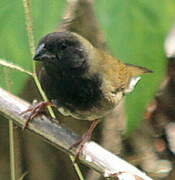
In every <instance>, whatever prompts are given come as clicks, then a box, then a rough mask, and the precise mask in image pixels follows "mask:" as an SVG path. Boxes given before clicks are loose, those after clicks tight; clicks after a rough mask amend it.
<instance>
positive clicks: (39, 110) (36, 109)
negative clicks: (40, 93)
mask: <svg viewBox="0 0 175 180" xmlns="http://www.w3.org/2000/svg"><path fill="white" fill-rule="evenodd" d="M47 106H53V104H52V103H51V102H49V101H47V102H40V103H38V104H36V105H34V106H33V107H31V108H28V109H27V110H25V111H23V112H21V113H20V115H23V114H26V113H28V112H30V114H29V116H28V117H27V120H26V122H25V124H24V126H23V130H25V129H26V128H27V127H28V124H29V121H30V120H32V119H33V118H35V117H36V116H38V115H41V114H43V113H44V110H45V108H46V107H47Z"/></svg>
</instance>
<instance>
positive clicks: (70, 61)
mask: <svg viewBox="0 0 175 180" xmlns="http://www.w3.org/2000/svg"><path fill="white" fill-rule="evenodd" d="M33 59H34V60H35V61H39V62H40V63H41V64H42V68H41V70H40V72H39V80H40V83H41V87H42V88H43V90H44V92H45V93H46V95H47V97H48V99H49V102H44V103H40V104H39V105H38V106H37V107H36V108H34V110H31V109H30V110H29V111H32V113H31V116H30V118H29V119H32V118H33V117H35V116H36V115H37V113H38V112H39V111H40V109H43V107H44V106H48V105H51V106H52V105H53V106H55V107H56V108H57V109H58V111H59V112H60V113H61V114H63V115H64V116H72V117H73V118H75V119H79V120H88V121H91V122H92V123H91V125H90V128H89V129H88V130H87V132H86V133H85V135H84V136H82V138H81V139H80V140H79V141H77V142H76V143H75V144H73V145H72V147H74V146H77V145H80V147H81V148H80V150H81V149H82V147H83V145H84V144H85V143H86V142H87V141H89V140H90V138H91V136H92V132H93V131H94V129H95V127H96V125H97V124H98V123H99V121H100V120H101V119H102V118H103V117H105V116H107V115H108V114H110V113H111V112H112V111H113V110H114V109H115V107H116V106H117V105H118V104H119V102H120V101H121V99H122V98H123V96H124V95H125V94H127V93H129V92H131V91H132V90H133V89H134V86H135V85H136V84H137V82H138V81H139V79H140V75H142V74H145V73H150V72H152V71H151V70H149V69H147V68H145V67H141V66H136V65H131V64H126V63H123V62H122V61H120V60H119V59H117V58H115V57H113V56H112V55H110V54H109V53H107V52H105V51H104V50H101V49H98V48H96V47H94V46H93V45H92V44H91V43H90V42H89V41H88V40H87V39H85V38H84V37H82V36H81V35H79V34H77V33H75V32H70V31H60V32H52V33H49V34H47V35H46V36H44V37H43V38H42V39H41V40H40V41H39V43H38V46H37V48H36V53H35V55H34V57H33ZM72 147H71V148H72ZM80 150H79V151H80Z"/></svg>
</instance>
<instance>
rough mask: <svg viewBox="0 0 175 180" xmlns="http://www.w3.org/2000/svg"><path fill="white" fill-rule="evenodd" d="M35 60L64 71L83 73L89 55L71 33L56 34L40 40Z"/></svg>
mask: <svg viewBox="0 0 175 180" xmlns="http://www.w3.org/2000/svg"><path fill="white" fill-rule="evenodd" d="M33 59H34V60H38V61H42V62H43V63H44V64H45V65H46V66H49V67H52V66H56V67H54V69H56V68H58V69H59V70H60V69H62V70H63V71H69V72H70V71H71V72H72V73H76V72H77V71H83V69H85V68H86V59H87V54H86V52H85V51H84V47H83V46H82V44H81V42H80V41H79V40H78V37H77V36H76V35H75V34H73V33H71V32H54V33H50V34H48V35H46V36H45V37H44V38H43V39H41V40H40V42H39V45H38V48H37V50H36V54H35V56H34V58H33Z"/></svg>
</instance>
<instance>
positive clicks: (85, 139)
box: [69, 120, 99, 162]
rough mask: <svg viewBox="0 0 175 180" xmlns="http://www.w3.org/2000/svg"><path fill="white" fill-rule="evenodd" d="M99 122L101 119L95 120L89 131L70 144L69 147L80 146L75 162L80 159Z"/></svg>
mask: <svg viewBox="0 0 175 180" xmlns="http://www.w3.org/2000/svg"><path fill="white" fill-rule="evenodd" d="M98 123H99V120H94V121H93V122H92V124H91V125H90V127H89V129H88V130H87V132H86V133H85V134H84V135H83V136H82V137H81V138H80V139H79V140H78V141H77V142H75V143H74V144H72V145H71V146H70V148H69V149H72V148H74V147H77V146H78V147H77V149H76V152H75V160H74V161H75V162H76V161H77V160H78V159H79V157H80V154H81V152H82V150H83V148H84V145H85V144H86V143H87V142H88V141H89V140H90V139H91V137H92V133H93V131H94V129H95V127H96V126H97V124H98Z"/></svg>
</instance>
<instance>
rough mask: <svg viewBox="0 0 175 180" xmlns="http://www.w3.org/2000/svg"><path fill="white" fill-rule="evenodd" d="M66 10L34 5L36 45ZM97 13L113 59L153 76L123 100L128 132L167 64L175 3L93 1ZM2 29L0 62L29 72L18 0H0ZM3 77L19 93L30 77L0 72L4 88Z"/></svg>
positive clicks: (42, 1)
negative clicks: (166, 50) (147, 70)
mask: <svg viewBox="0 0 175 180" xmlns="http://www.w3.org/2000/svg"><path fill="white" fill-rule="evenodd" d="M65 7H66V2H65V1H63V0H53V1H49V0H33V1H32V10H33V25H34V37H35V40H36V42H37V41H38V40H39V39H40V38H41V37H42V36H43V35H45V34H46V33H48V32H52V31H54V29H55V28H56V27H57V25H58V24H59V22H60V20H61V17H62V15H63V12H64V9H65ZM95 9H96V12H97V17H98V19H99V21H100V24H101V27H102V29H103V31H104V33H105V37H106V39H107V42H108V45H109V47H110V49H111V51H112V54H113V55H114V56H116V57H118V58H119V59H121V60H122V61H124V62H127V63H133V64H137V65H140V66H145V67H147V68H150V69H151V70H153V71H154V73H153V74H149V75H145V76H144V77H143V78H142V80H141V82H140V83H139V84H138V86H137V87H136V89H135V91H134V92H133V93H131V94H130V95H128V96H127V98H126V99H127V101H126V107H127V110H126V111H127V115H128V119H129V126H128V127H129V129H130V130H132V129H133V128H134V127H136V126H137V125H138V122H139V121H140V120H142V119H143V112H144V110H145V107H146V105H147V104H148V103H149V102H150V100H151V98H152V97H153V96H154V93H155V92H156V90H157V88H158V87H159V84H160V82H161V80H162V79H163V75H164V69H165V65H166V59H165V56H164V49H163V43H164V39H165V37H166V34H167V33H168V31H169V29H170V28H171V26H172V25H173V23H174V21H175V0H165V1H159V0H96V1H95ZM0 25H1V28H0V36H1V38H0V47H1V48H0V58H3V59H6V60H9V61H11V62H13V63H15V64H18V65H20V66H22V67H24V68H25V69H27V70H32V69H31V68H32V59H31V54H30V50H29V46H28V38H27V33H26V29H25V17H24V9H23V4H22V0H14V1H11V0H3V1H0ZM5 74H6V75H5ZM7 74H8V79H10V81H11V82H12V83H11V89H12V91H13V92H14V93H16V94H17V93H19V92H20V91H21V89H22V87H23V84H24V82H25V80H26V78H28V76H27V75H24V74H22V73H20V72H16V71H15V72H14V71H11V70H8V73H7V71H6V70H5V68H2V67H1V68H0V86H2V87H6V84H7V83H6V81H5V79H6V78H5V77H6V76H7Z"/></svg>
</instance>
